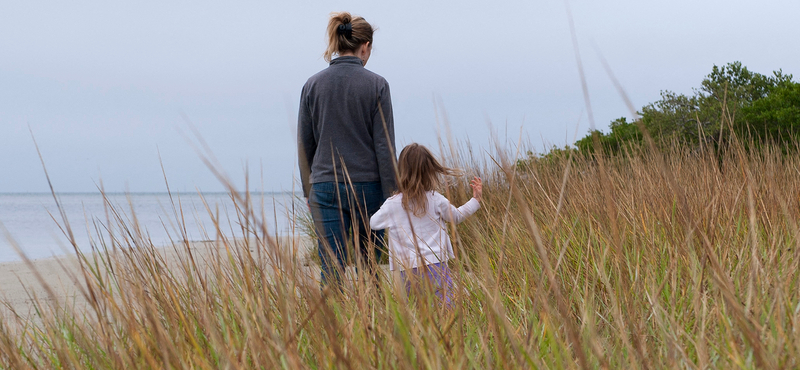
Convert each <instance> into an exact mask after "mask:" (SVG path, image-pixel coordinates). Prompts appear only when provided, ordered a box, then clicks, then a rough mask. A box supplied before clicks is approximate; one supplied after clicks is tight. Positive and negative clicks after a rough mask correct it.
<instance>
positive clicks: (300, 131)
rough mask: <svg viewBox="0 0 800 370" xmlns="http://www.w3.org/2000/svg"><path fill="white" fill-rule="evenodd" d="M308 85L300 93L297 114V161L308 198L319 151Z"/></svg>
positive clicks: (304, 191)
mask: <svg viewBox="0 0 800 370" xmlns="http://www.w3.org/2000/svg"><path fill="white" fill-rule="evenodd" d="M307 87H308V86H307V85H306V86H303V91H302V92H301V93H300V112H299V113H298V115H297V159H298V160H297V162H298V164H299V166H300V182H301V183H302V184H303V196H305V197H306V198H308V194H309V192H310V191H311V182H310V177H311V164H312V163H313V161H314V153H316V151H317V140H316V139H315V138H314V122H313V121H312V119H311V108H310V107H309V97H308V91H307V90H306V89H307Z"/></svg>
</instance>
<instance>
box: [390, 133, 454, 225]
mask: <svg viewBox="0 0 800 370" xmlns="http://www.w3.org/2000/svg"><path fill="white" fill-rule="evenodd" d="M397 167H398V168H397V171H398V174H399V179H398V180H399V181H398V184H397V185H398V186H397V187H398V190H399V192H400V193H402V194H403V209H405V210H406V211H408V212H411V213H413V214H414V215H415V216H417V217H421V216H423V215H424V214H425V210H426V209H427V208H428V197H427V196H426V195H425V193H427V192H429V191H431V190H434V189H436V188H437V187H438V186H439V176H440V175H449V176H454V175H456V174H457V173H458V171H456V170H454V169H452V168H448V167H445V166H442V165H441V164H440V163H439V161H437V160H436V158H435V157H434V156H433V154H431V152H430V151H429V150H428V148H426V147H424V146H422V145H419V144H417V143H412V144H409V145H408V146H406V147H405V148H403V151H401V152H400V159H399V160H398V162H397Z"/></svg>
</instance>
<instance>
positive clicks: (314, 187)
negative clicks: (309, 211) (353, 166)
mask: <svg viewBox="0 0 800 370" xmlns="http://www.w3.org/2000/svg"><path fill="white" fill-rule="evenodd" d="M336 190H337V188H336V184H334V183H332V182H320V183H316V184H311V194H310V195H309V197H308V203H309V205H310V206H311V207H315V206H316V207H320V208H331V207H334V206H335V205H336V204H335V203H337V202H336Z"/></svg>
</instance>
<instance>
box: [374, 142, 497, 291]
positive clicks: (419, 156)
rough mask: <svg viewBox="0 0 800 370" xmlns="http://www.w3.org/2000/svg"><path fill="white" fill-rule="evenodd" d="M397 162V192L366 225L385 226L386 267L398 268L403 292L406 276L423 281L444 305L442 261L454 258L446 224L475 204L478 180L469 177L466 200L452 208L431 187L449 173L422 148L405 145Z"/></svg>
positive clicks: (446, 280) (446, 287)
mask: <svg viewBox="0 0 800 370" xmlns="http://www.w3.org/2000/svg"><path fill="white" fill-rule="evenodd" d="M397 165H398V184H397V185H398V188H399V189H398V193H397V194H395V195H393V196H392V197H390V198H389V199H387V200H386V202H384V203H383V205H382V206H381V208H380V209H379V210H378V212H376V213H375V214H374V215H373V216H372V217H371V218H370V221H369V224H370V226H371V227H372V229H373V230H379V229H385V228H389V239H391V243H390V248H389V269H390V270H396V269H397V268H398V267H399V268H400V270H401V276H402V278H403V280H404V281H405V285H406V290H407V291H408V292H409V293H410V291H411V286H412V285H411V280H412V279H427V280H428V281H429V283H430V284H431V285H432V286H433V287H434V288H435V289H436V296H437V297H438V298H439V299H441V300H443V301H444V303H445V305H446V306H450V304H451V298H452V296H453V289H452V287H453V281H452V279H451V278H450V269H449V268H448V266H447V261H448V260H449V259H451V258H453V257H454V256H453V246H452V243H451V242H450V237H449V236H448V235H447V230H446V222H455V223H459V222H461V221H463V220H464V219H465V218H467V217H468V216H470V215H471V214H473V213H475V211H477V210H478V208H480V200H481V195H482V190H483V185H482V184H481V179H480V178H478V177H475V178H474V179H473V180H472V181H471V183H470V186H472V199H470V200H469V201H468V202H467V203H465V204H464V205H463V206H461V207H458V208H456V207H454V206H453V205H452V204H450V201H448V200H447V198H445V197H444V196H443V195H442V194H439V193H437V192H436V191H434V189H435V188H436V187H437V186H438V185H439V176H440V175H450V176H452V175H455V171H453V170H452V169H450V168H447V167H444V166H442V165H441V164H439V162H438V161H437V160H436V158H434V157H433V155H432V154H431V152H430V151H428V149H427V148H425V147H424V146H422V145H419V144H411V145H408V146H406V147H405V148H403V151H402V152H400V160H399V161H398V164H397ZM409 275H411V276H409Z"/></svg>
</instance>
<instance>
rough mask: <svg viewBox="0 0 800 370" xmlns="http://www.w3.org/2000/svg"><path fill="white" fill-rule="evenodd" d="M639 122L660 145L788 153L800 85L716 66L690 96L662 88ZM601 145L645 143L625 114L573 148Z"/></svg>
mask: <svg viewBox="0 0 800 370" xmlns="http://www.w3.org/2000/svg"><path fill="white" fill-rule="evenodd" d="M638 114H639V119H640V120H641V124H642V126H643V127H644V128H645V129H646V130H647V131H648V132H649V133H650V135H651V136H652V137H653V138H654V139H655V142H656V143H657V144H658V145H661V146H664V145H676V144H677V145H685V146H690V147H693V148H694V147H696V148H699V147H702V146H708V147H715V148H717V149H724V148H725V147H727V146H728V145H730V144H731V143H732V142H733V141H734V140H740V142H742V143H745V146H747V147H751V146H762V145H764V144H770V145H776V146H777V147H779V148H781V149H783V150H784V152H786V151H787V150H789V149H791V148H795V147H796V146H797V143H798V141H800V140H798V139H800V83H798V82H797V81H794V80H793V77H792V75H790V74H784V73H783V71H782V70H778V71H774V72H772V75H763V74H760V73H757V72H753V71H750V70H749V69H747V67H745V66H743V65H742V63H740V62H733V63H728V64H727V65H724V66H721V67H720V66H716V65H715V66H714V67H713V69H712V70H711V73H709V74H708V75H707V76H706V77H705V78H704V79H703V81H702V82H701V84H700V87H699V88H695V89H693V93H692V94H691V95H684V94H678V93H675V92H672V91H662V92H661V99H659V100H657V101H655V102H653V103H650V104H647V105H645V106H644V107H642V108H641V111H639V112H638ZM594 135H597V136H598V139H599V143H600V148H602V150H603V151H604V152H606V153H607V154H616V153H618V152H620V151H621V150H624V149H625V148H630V147H635V146H638V145H641V144H643V143H644V138H643V136H642V132H641V130H640V125H639V124H638V123H637V122H636V121H633V120H628V119H627V118H625V117H622V118H618V119H616V120H614V121H612V122H611V124H610V130H609V132H602V131H595V132H592V131H590V132H589V134H588V135H586V136H585V137H583V138H582V139H580V140H578V141H577V142H576V143H575V147H574V148H570V147H568V148H565V149H559V148H553V149H551V150H550V152H549V153H547V154H545V155H544V156H553V155H558V154H560V153H563V152H564V151H565V150H566V151H569V150H574V149H575V148H577V150H579V151H581V152H588V153H592V152H594V151H595V150H596V146H595V143H594V138H593V136H594Z"/></svg>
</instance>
